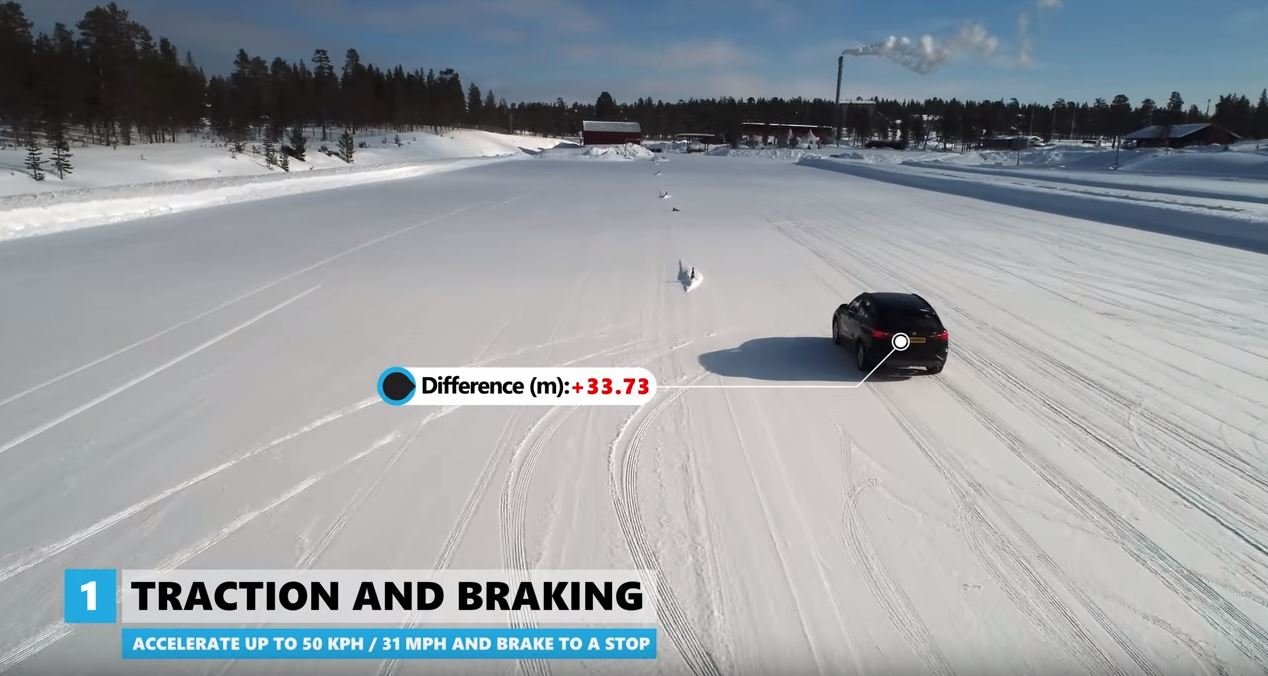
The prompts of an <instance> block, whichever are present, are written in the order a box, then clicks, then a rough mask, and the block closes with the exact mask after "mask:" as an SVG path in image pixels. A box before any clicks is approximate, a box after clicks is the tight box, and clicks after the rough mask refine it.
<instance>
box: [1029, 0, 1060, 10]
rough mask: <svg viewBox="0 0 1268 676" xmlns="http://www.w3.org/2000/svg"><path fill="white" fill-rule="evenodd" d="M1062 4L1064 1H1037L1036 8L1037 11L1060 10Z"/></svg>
mask: <svg viewBox="0 0 1268 676" xmlns="http://www.w3.org/2000/svg"><path fill="white" fill-rule="evenodd" d="M1064 4H1065V0H1039V2H1038V3H1036V6H1037V7H1039V9H1061V6H1062V5H1064Z"/></svg>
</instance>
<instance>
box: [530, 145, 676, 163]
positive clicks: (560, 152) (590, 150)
mask: <svg viewBox="0 0 1268 676" xmlns="http://www.w3.org/2000/svg"><path fill="white" fill-rule="evenodd" d="M536 156H537V157H540V158H542V159H554V160H558V159H587V160H650V159H653V158H655V157H656V153H653V152H652V151H651V150H648V149H647V148H644V147H643V146H641V145H638V144H636V143H624V144H621V145H600V146H562V147H557V148H549V149H546V150H543V151H542V152H540V153H537V154H536Z"/></svg>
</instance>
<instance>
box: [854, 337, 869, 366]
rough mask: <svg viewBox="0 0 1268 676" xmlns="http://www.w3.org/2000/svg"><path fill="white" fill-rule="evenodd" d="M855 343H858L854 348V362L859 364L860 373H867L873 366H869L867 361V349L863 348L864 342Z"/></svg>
mask: <svg viewBox="0 0 1268 676" xmlns="http://www.w3.org/2000/svg"><path fill="white" fill-rule="evenodd" d="M855 342H856V345H855V347H854V362H855V363H856V364H858V367H859V370H860V371H862V372H863V373H867V372H868V371H870V370H871V368H872V365H871V364H869V363H868V361H867V349H866V348H865V347H863V341H861V340H859V341H855Z"/></svg>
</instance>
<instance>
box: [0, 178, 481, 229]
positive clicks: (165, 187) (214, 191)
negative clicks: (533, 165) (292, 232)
mask: <svg viewBox="0 0 1268 676" xmlns="http://www.w3.org/2000/svg"><path fill="white" fill-rule="evenodd" d="M491 161H500V160H498V159H497V158H483V159H482V158H471V159H457V160H434V161H431V162H426V163H412V164H405V165H396V166H379V167H356V166H347V165H345V166H344V167H343V168H335V169H327V170H321V171H313V172H305V173H304V174H300V175H295V174H281V173H274V174H273V175H271V176H238V177H226V178H204V179H191V180H184V181H168V182H164V183H147V184H140V185H130V186H108V187H103V188H90V189H84V190H63V191H55V192H43V193H38V194H30V195H14V196H10V197H0V242H3V241H4V240H8V239H16V238H19V237H30V236H34V235H45V234H50V233H54V232H63V231H66V230H75V229H79V228H85V227H92V226H97V225H107V224H110V223H118V222H121V221H129V220H133V219H136V218H145V217H148V216H158V215H162V214H169V213H175V212H178V211H187V210H190V209H199V208H203V207H210V206H218V205H222V204H232V203H235V202H247V201H251V200H258V199H266V198H270V197H281V196H284V195H296V194H300V193H306V192H313V191H317V190H328V189H330V188H343V187H347V186H352V185H360V184H363V183H373V182H377V181H390V180H398V179H402V178H414V177H417V176H423V175H426V174H434V173H439V172H445V171H454V170H457V169H464V168H467V167H471V166H475V165H477V164H481V163H483V162H491Z"/></svg>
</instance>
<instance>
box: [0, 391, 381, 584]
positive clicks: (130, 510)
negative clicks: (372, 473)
mask: <svg viewBox="0 0 1268 676" xmlns="http://www.w3.org/2000/svg"><path fill="white" fill-rule="evenodd" d="M377 401H379V398H378V397H377V396H376V397H371V398H368V399H362V400H361V401H359V402H356V403H355V404H352V405H350V406H345V407H343V408H340V409H336V410H335V411H332V412H331V413H328V414H326V415H324V416H322V417H320V418H317V419H315V420H313V421H312V422H309V423H308V424H306V425H304V426H303V427H300V428H299V429H296V430H294V431H292V432H288V433H286V434H284V435H282V436H280V437H277V438H276V439H273V440H272V441H268V442H266V443H263V444H260V445H258V446H255V447H253V448H251V449H249V450H247V451H244V452H242V453H239V454H238V455H236V456H233V457H232V458H230V459H229V460H226V461H225V462H222V463H220V464H219V465H216V466H215V467H212V468H210V469H208V470H206V471H204V472H202V473H201V474H198V475H195V476H194V477H192V478H190V479H186V480H185V481H182V482H181V483H179V484H176V485H174V486H172V487H170V488H167V489H165V490H163V491H160V492H158V493H155V494H154V495H151V496H150V497H148V498H145V499H144V500H141V501H140V502H137V503H134V504H132V505H130V506H128V507H125V508H124V509H121V510H119V511H117V512H115V513H114V514H111V515H110V516H107V517H105V518H103V519H101V520H99V521H97V522H95V523H93V524H91V525H89V526H88V527H86V528H83V529H81V530H78V531H76V532H74V533H72V534H70V535H69V536H67V537H65V538H63V539H61V540H58V541H57V542H53V543H51V544H47V545H44V546H43V547H40V548H38V549H36V550H35V551H34V552H32V553H31V554H29V555H27V556H25V557H23V558H22V559H20V560H18V561H16V562H14V563H11V564H9V565H7V566H5V567H4V568H2V569H0V583H3V582H7V581H8V580H10V579H12V578H13V577H14V576H16V575H19V574H21V573H23V572H26V571H28V570H30V569H32V568H34V567H36V566H38V565H40V564H42V563H44V562H46V561H48V560H49V559H52V558H53V557H55V556H57V555H59V554H61V553H63V552H65V551H66V550H68V549H70V548H71V547H74V546H76V545H78V544H80V543H82V542H84V541H86V540H88V539H90V538H92V537H93V536H96V535H98V534H100V533H102V532H104V531H106V530H108V529H110V528H112V527H114V526H117V525H118V524H120V523H122V522H124V521H126V520H127V519H129V518H131V517H133V516H136V515H137V514H139V513H140V512H142V511H144V510H146V509H148V508H150V507H152V506H154V505H156V504H158V503H160V502H162V501H164V500H166V499H168V498H170V497H172V496H173V495H176V494H177V493H180V492H182V491H184V490H185V489H187V488H190V487H192V486H195V485H197V484H200V483H202V482H204V481H206V480H208V479H210V478H212V477H214V476H216V475H218V474H220V473H221V472H224V471H225V470H228V469H230V468H232V467H234V466H236V465H238V464H240V463H242V462H243V461H245V460H248V459H250V458H253V457H255V456H257V455H259V454H261V453H264V452H265V451H268V450H271V449H273V448H276V447H278V446H280V445H282V444H284V443H286V442H288V441H291V440H293V439H295V438H297V437H300V436H303V435H305V434H308V433H309V432H312V431H313V430H316V429H319V428H321V427H325V426H326V425H329V424H331V423H333V422H335V421H337V420H339V419H341V418H343V417H345V416H348V415H351V414H353V413H356V412H357V411H360V410H362V409H364V408H367V407H369V406H371V405H373V404H374V403H375V402H377Z"/></svg>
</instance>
